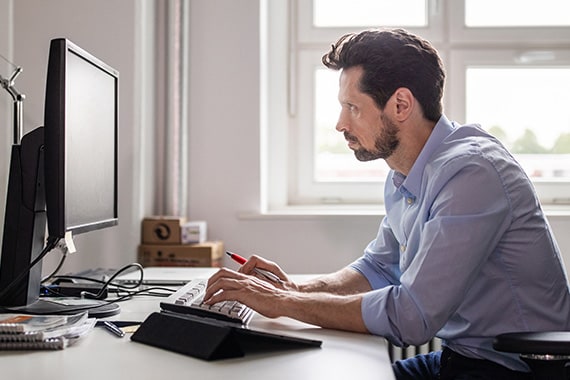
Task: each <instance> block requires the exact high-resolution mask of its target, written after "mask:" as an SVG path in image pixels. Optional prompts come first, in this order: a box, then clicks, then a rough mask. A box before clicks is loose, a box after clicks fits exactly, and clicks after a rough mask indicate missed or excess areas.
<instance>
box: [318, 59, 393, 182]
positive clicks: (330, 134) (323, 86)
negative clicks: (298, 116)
mask: <svg viewBox="0 0 570 380" xmlns="http://www.w3.org/2000/svg"><path fill="white" fill-rule="evenodd" d="M338 79H339V72H337V71H333V70H329V69H324V68H323V69H321V68H319V69H316V70H315V120H314V126H315V146H314V158H315V159H314V163H315V168H314V179H315V181H317V182H344V181H360V182H378V181H384V179H385V178H386V175H387V173H388V171H389V168H388V165H387V164H386V163H385V162H384V160H375V161H368V162H360V161H358V160H357V159H356V157H354V153H353V152H352V150H350V149H349V148H348V146H347V143H346V141H345V139H344V136H343V134H342V133H340V132H338V131H337V130H336V129H335V127H336V123H337V121H338V117H339V114H340V104H339V102H338Z"/></svg>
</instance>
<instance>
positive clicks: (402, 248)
mask: <svg viewBox="0 0 570 380" xmlns="http://www.w3.org/2000/svg"><path fill="white" fill-rule="evenodd" d="M405 251H406V245H405V244H401V245H400V252H405Z"/></svg>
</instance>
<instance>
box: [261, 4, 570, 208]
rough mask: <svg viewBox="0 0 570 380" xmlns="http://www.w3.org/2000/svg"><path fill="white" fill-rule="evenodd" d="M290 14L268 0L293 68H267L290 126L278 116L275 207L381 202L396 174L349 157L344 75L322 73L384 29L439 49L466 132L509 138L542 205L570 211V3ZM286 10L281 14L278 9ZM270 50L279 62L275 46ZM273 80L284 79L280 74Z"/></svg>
mask: <svg viewBox="0 0 570 380" xmlns="http://www.w3.org/2000/svg"><path fill="white" fill-rule="evenodd" d="M279 4H281V5H279ZM287 4H289V3H288V2H287V1H285V0H283V1H282V2H279V1H267V6H268V8H269V13H270V14H273V17H281V18H284V16H283V15H287V17H288V22H282V23H281V24H279V23H274V22H270V23H268V25H269V28H270V29H273V31H272V33H275V27H271V25H281V27H282V31H283V33H282V34H283V36H282V42H283V47H285V49H284V50H282V51H281V57H282V59H283V60H284V62H285V63H284V64H282V65H278V64H273V65H270V66H268V67H270V68H269V71H270V72H269V73H268V74H267V75H268V78H281V79H280V80H281V81H282V82H281V84H280V85H279V86H275V85H272V84H271V82H272V81H273V82H275V81H278V80H279V79H270V80H269V81H268V83H269V86H270V87H271V86H273V89H274V91H273V92H271V90H270V91H269V93H268V96H269V97H270V99H272V103H273V102H274V101H276V100H278V99H280V98H281V102H282V104H284V106H283V107H284V108H285V110H284V111H283V112H281V113H279V112H268V114H269V115H281V116H285V118H286V122H283V121H279V120H276V119H271V116H268V117H269V123H268V124H270V125H271V126H272V128H268V129H267V133H268V136H267V137H268V140H267V141H268V147H267V150H266V152H267V155H268V158H269V162H270V164H269V167H268V169H267V170H266V178H267V180H268V183H269V185H268V187H267V202H266V203H267V205H268V209H279V208H283V207H288V206H303V205H319V204H320V205H330V204H338V205H357V204H381V203H382V189H383V181H384V179H385V177H386V174H387V172H388V167H387V165H386V164H385V163H384V161H383V160H376V161H372V162H359V161H358V160H356V159H355V158H354V155H353V153H352V151H350V150H349V149H348V148H347V147H346V143H345V141H344V138H343V136H342V135H341V134H340V133H338V132H337V131H336V130H335V126H336V121H337V117H338V114H339V110H340V106H339V105H338V101H337V93H338V73H337V72H334V71H330V70H328V69H326V68H325V67H324V66H323V65H322V64H321V56H322V55H323V54H324V53H326V52H327V51H328V49H329V47H330V45H331V44H332V43H333V42H334V41H336V40H337V39H338V37H340V36H341V35H343V34H344V33H347V32H354V31H359V30H362V29H364V28H368V27H376V26H379V25H381V26H395V27H403V28H406V29H408V30H410V31H411V32H413V33H417V34H419V35H421V36H422V37H424V38H426V39H428V40H430V41H431V42H432V43H433V44H434V46H435V47H436V48H437V49H438V51H439V52H440V54H441V56H442V59H443V61H444V64H445V66H446V70H447V82H446V93H445V97H444V112H445V114H446V115H447V116H448V117H449V118H450V119H452V120H456V121H458V122H460V123H471V122H474V123H479V124H481V125H482V126H483V128H485V129H487V130H488V131H490V132H491V133H492V134H494V135H495V136H497V137H498V138H499V139H501V141H502V142H503V143H504V144H505V145H506V146H508V148H509V149H510V150H511V152H512V153H513V154H514V155H515V156H516V157H517V159H518V160H519V162H520V163H521V164H522V165H523V167H524V168H525V170H526V172H527V174H528V175H529V176H530V178H531V179H532V180H533V182H534V183H535V186H536V188H537V191H538V192H539V196H540V197H541V200H542V202H543V203H544V204H548V203H570V111H569V110H568V107H567V104H568V102H569V99H570V95H568V91H569V90H568V89H569V88H570V18H568V17H567V15H568V14H570V2H568V1H567V0H540V1H538V0H534V1H533V0H402V1H398V2H394V1H388V0H384V1H382V0H311V1H306V0H296V1H292V2H291V3H290V5H289V7H288V6H287ZM279 6H281V7H283V8H282V9H281V10H279V11H277V10H275V7H279ZM271 8H273V11H271ZM489 9H493V12H490V11H489ZM272 41H273V42H274V41H275V40H272ZM277 41H278V40H277ZM270 45H271V48H270V49H274V52H275V49H277V48H276V47H275V43H272V44H270ZM270 54H271V53H270ZM273 63H276V61H273ZM273 70H277V71H279V70H282V71H281V75H280V76H278V72H276V71H273ZM284 74H285V75H284ZM275 89H278V90H275ZM276 91H281V93H280V94H281V95H279V94H278V93H277V92H276ZM283 92H284V93H286V96H285V95H283ZM274 106H275V105H273V106H272V107H274ZM271 136H273V137H271ZM275 136H280V138H276V137H275ZM275 144H277V145H279V147H278V146H277V145H275ZM271 168H273V169H280V170H271ZM283 178H285V179H283ZM275 194H278V195H275Z"/></svg>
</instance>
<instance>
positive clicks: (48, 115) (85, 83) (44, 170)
mask: <svg viewBox="0 0 570 380" xmlns="http://www.w3.org/2000/svg"><path fill="white" fill-rule="evenodd" d="M118 84H119V74H118V72H117V70H115V69H113V68H112V67H111V66H109V65H107V64H105V63H104V62H102V61H101V60H99V59H97V58H96V57H95V56H93V55H91V54H90V53H88V52H87V51H85V50H83V49H82V48H80V47H79V46H77V45H75V44H74V43H72V42H71V41H69V40H67V39H64V38H59V39H54V40H52V41H51V44H50V51H49V61H48V68H47V81H46V93H45V113H44V124H45V125H44V127H38V128H36V129H34V130H33V131H31V132H29V133H27V134H26V135H24V136H23V137H22V140H21V143H20V144H14V145H13V146H12V156H11V163H10V178H9V181H8V191H7V196H6V214H5V221H4V235H3V241H2V256H1V260H0V306H2V307H21V308H22V310H24V311H31V312H41V313H43V312H45V311H46V310H47V311H53V312H57V311H58V310H57V309H58V308H57V307H55V308H52V307H51V306H50V305H45V304H42V305H40V306H38V305H37V304H38V298H39V294H40V282H41V258H42V257H43V255H45V253H47V252H48V251H49V250H51V249H52V248H53V247H54V246H55V244H56V243H57V242H58V241H59V240H60V239H62V238H69V237H70V236H71V237H72V235H75V234H79V233H85V232H88V231H93V230H96V229H101V228H106V227H110V226H114V225H116V224H117V223H118V206H117V203H118V202H117V201H118V163H117V162H118V110H119V104H118V91H119V89H118ZM46 224H47V230H48V238H47V243H46V237H45V231H46ZM40 254H41V255H42V256H40ZM34 261H38V262H37V264H35V265H34V266H33V267H31V264H32V263H33V262H34ZM8 287H9V290H8V291H7V288H8ZM64 309H65V308H63V309H62V310H64Z"/></svg>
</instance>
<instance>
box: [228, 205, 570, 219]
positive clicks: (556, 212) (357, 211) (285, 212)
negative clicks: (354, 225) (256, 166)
mask: <svg viewBox="0 0 570 380" xmlns="http://www.w3.org/2000/svg"><path fill="white" fill-rule="evenodd" d="M542 208H543V210H544V213H545V214H546V216H547V217H548V218H549V219H552V218H569V217H570V205H543V207H542ZM385 213H386V212H385V210H384V206H383V205H334V206H331V205H322V206H321V205H307V206H288V207H284V208H282V209H278V210H271V211H268V212H264V213H261V212H258V211H243V212H240V213H238V219H240V220H260V219H264V220H271V219H273V220H280V219H304V220H310V219H329V218H335V217H376V218H377V217H382V216H384V215H385Z"/></svg>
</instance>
